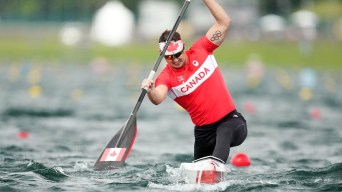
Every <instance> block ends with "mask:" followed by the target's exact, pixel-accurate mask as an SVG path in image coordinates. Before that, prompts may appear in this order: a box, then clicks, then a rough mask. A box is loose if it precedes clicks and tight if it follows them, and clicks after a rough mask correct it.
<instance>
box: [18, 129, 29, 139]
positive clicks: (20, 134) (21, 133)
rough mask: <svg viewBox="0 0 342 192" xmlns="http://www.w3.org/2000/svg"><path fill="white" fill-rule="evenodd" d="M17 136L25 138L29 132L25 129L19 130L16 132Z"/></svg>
mask: <svg viewBox="0 0 342 192" xmlns="http://www.w3.org/2000/svg"><path fill="white" fill-rule="evenodd" d="M17 136H18V137H19V138H21V139H26V138H27V137H28V136H29V134H28V132H26V131H19V132H18V133H17Z"/></svg>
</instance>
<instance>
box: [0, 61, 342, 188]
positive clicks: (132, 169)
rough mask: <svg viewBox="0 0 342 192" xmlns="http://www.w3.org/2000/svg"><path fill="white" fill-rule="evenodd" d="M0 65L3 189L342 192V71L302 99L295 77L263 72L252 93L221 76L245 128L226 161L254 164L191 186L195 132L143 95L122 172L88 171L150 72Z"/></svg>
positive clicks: (177, 113)
mask: <svg viewBox="0 0 342 192" xmlns="http://www.w3.org/2000/svg"><path fill="white" fill-rule="evenodd" d="M0 68H1V72H0V75H1V76H0V80H1V84H0V98H1V104H0V114H1V116H0V130H1V134H0V154H1V155H0V162H1V163H0V191H6V192H7V191H8V192H10V191H342V128H341V124H342V119H341V117H342V110H341V109H342V99H341V98H342V91H341V90H342V89H341V88H342V87H341V85H342V84H341V83H342V79H341V77H340V76H339V73H338V72H317V73H316V74H317V79H316V83H314V86H313V87H311V92H310V91H309V92H308V91H306V92H305V91H302V92H300V90H301V84H300V83H299V79H300V78H298V75H299V72H298V71H290V70H288V71H287V70H283V71H280V72H279V71H277V70H267V72H266V73H265V76H264V78H263V80H262V81H261V83H260V84H259V85H258V86H257V88H253V87H250V86H248V85H247V80H246V71H245V70H243V69H229V68H226V69H223V71H224V77H225V78H226V80H227V84H228V87H229V89H230V91H231V93H232V95H233V97H234V98H235V102H236V105H237V108H238V110H239V111H240V112H242V113H243V114H244V116H245V117H246V119H247V121H248V130H249V135H248V138H247V140H246V141H245V142H244V143H243V144H242V145H241V146H239V147H236V148H233V149H232V150H231V155H230V156H232V155H233V154H236V153H238V152H244V153H246V154H248V155H249V157H250V159H251V163H252V164H251V166H249V167H246V168H241V167H234V166H232V165H231V164H229V163H227V164H226V166H227V168H228V170H229V171H228V173H227V176H226V181H224V182H222V183H219V184H216V185H190V184H186V183H185V182H184V180H183V179H182V178H181V177H180V171H179V169H178V168H179V166H180V164H181V163H182V162H190V161H192V160H193V159H192V151H193V142H194V139H193V125H192V123H191V121H190V119H189V117H188V116H187V114H186V113H184V112H182V111H181V110H179V109H178V108H177V107H176V106H175V105H174V103H173V102H172V101H170V99H168V100H167V101H166V102H165V103H163V104H162V105H160V106H157V107H156V106H154V105H152V104H150V103H149V102H148V100H147V98H145V100H144V102H143V104H142V106H141V108H140V110H139V112H138V121H137V122H138V134H137V138H136V141H135V144H134V146H133V150H132V151H131V153H130V155H129V157H128V159H127V161H126V165H125V166H124V167H123V168H121V169H117V170H114V171H105V172H94V171H93V170H92V166H93V164H94V162H95V161H96V160H97V158H98V156H99V155H100V153H101V152H102V150H103V148H104V147H105V145H106V144H107V142H109V140H110V139H111V137H112V136H114V134H115V133H116V132H117V131H118V130H119V128H121V127H122V125H123V124H124V123H125V121H126V120H127V118H128V116H129V114H130V112H131V110H132V109H133V107H134V105H135V103H136V101H137V99H138V96H139V94H140V89H139V87H140V82H141V81H142V79H143V78H145V77H146V76H147V75H148V73H149V70H150V69H149V68H148V67H146V68H144V67H137V66H135V67H110V68H109V69H108V70H107V72H101V71H99V70H94V68H92V67H91V66H85V65H82V66H77V65H73V66H63V65H45V66H34V65H31V64H22V65H18V66H10V65H2V66H0ZM34 86H35V87H34ZM30 88H31V89H30ZM300 93H302V97H301V96H299V95H300ZM310 93H311V94H310ZM310 96H311V97H310ZM305 98H306V99H305ZM308 98H309V99H308ZM20 131H24V132H27V133H28V137H27V138H21V137H20V136H18V133H19V132H20Z"/></svg>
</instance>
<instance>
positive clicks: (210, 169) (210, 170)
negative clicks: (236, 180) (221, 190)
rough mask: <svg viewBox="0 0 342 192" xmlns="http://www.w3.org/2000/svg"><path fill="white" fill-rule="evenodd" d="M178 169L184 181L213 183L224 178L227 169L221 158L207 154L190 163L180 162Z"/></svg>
mask: <svg viewBox="0 0 342 192" xmlns="http://www.w3.org/2000/svg"><path fill="white" fill-rule="evenodd" d="M180 171H181V176H182V178H183V179H184V180H185V182H186V183H191V184H215V183H219V182H221V181H223V180H224V177H225V173H226V172H227V169H226V167H225V166H224V162H223V161H222V160H220V159H218V158H215V157H213V156H207V157H203V158H200V159H197V160H195V161H193V162H192V163H181V165H180Z"/></svg>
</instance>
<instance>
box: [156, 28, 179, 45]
mask: <svg viewBox="0 0 342 192" xmlns="http://www.w3.org/2000/svg"><path fill="white" fill-rule="evenodd" d="M170 33H171V30H165V31H164V32H163V33H162V34H161V35H160V37H159V43H160V42H165V41H166V40H167V37H168V36H169V34H170ZM181 39H182V38H181V36H180V34H179V33H178V32H177V31H175V33H174V34H173V36H172V39H171V41H178V40H181Z"/></svg>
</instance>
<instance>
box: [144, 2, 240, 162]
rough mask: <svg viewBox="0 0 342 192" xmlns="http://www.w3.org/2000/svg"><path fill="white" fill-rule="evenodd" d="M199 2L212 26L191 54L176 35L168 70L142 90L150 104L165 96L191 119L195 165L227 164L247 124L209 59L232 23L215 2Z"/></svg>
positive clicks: (162, 42) (162, 40) (169, 52)
mask: <svg viewBox="0 0 342 192" xmlns="http://www.w3.org/2000/svg"><path fill="white" fill-rule="evenodd" d="M203 2H204V4H205V5H206V6H207V7H208V9H209V11H210V12H211V14H212V16H213V17H214V18H215V21H216V22H215V23H214V24H213V25H212V26H211V28H210V29H209V30H208V32H207V33H206V35H204V36H202V37H200V38H199V39H198V40H197V41H195V42H194V43H193V44H192V46H190V48H189V50H185V45H184V42H183V41H182V39H181V36H180V34H179V33H178V32H175V33H174V35H173V37H172V39H171V41H170V44H169V46H168V48H167V50H166V52H165V60H166V61H167V65H166V66H165V68H164V69H163V70H162V71H161V73H160V74H159V75H158V77H157V78H156V80H155V81H153V80H148V79H145V80H143V82H142V84H141V88H143V89H146V91H147V95H148V98H149V99H150V101H151V102H152V103H153V104H155V105H158V104H160V103H161V102H163V101H164V100H165V98H166V96H167V95H168V96H169V97H170V98H172V99H173V100H174V101H175V102H177V103H178V104H179V105H180V106H182V107H183V108H184V109H185V110H186V111H187V112H188V113H189V115H190V117H191V120H192V122H193V123H194V124H195V128H194V136H195V144H194V160H197V159H199V158H202V157H206V156H214V157H215V158H218V159H219V160H221V161H222V162H223V163H225V162H226V161H227V159H228V156H229V152H230V147H234V146H238V145H240V144H242V142H243V141H244V140H245V139H246V137H247V124H246V120H245V119H244V117H243V116H242V115H241V114H240V113H238V112H237V111H236V108H235V104H234V101H233V99H232V97H231V95H230V93H229V91H228V88H227V87H226V84H225V82H224V79H223V76H222V74H221V71H220V69H219V67H218V65H217V62H216V60H215V57H214V55H213V51H214V50H215V49H216V48H218V47H219V46H220V45H221V44H222V42H223V40H224V39H225V37H226V34H227V30H228V28H229V25H230V21H231V20H230V17H229V16H228V15H227V13H226V12H225V11H224V9H223V8H222V7H221V6H220V5H219V4H218V3H217V2H216V1H215V0H203ZM169 33H170V31H169V30H166V31H164V32H163V33H162V34H161V36H160V38H159V48H160V51H161V50H163V48H164V46H165V42H166V39H167V37H168V35H169Z"/></svg>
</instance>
